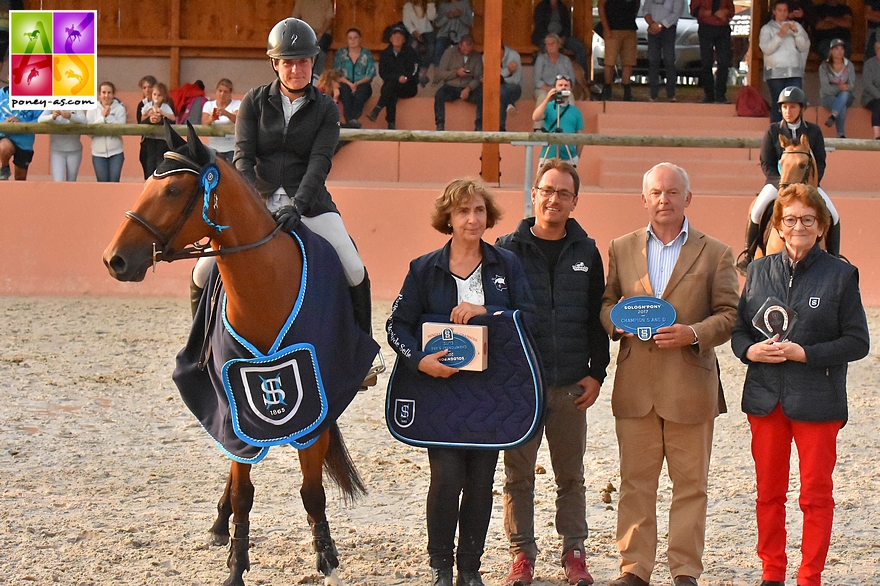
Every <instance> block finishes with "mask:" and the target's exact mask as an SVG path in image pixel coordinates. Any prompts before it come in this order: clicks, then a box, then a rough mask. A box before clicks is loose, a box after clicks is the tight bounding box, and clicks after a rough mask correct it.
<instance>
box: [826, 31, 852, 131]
mask: <svg viewBox="0 0 880 586" xmlns="http://www.w3.org/2000/svg"><path fill="white" fill-rule="evenodd" d="M844 44H845V43H844V41H843V39H834V40H832V41H831V45H830V50H829V53H828V58H827V59H826V60H825V61H824V62H822V64H821V65H819V102H820V103H821V104H822V107H823V108H825V109H826V110H830V111H831V115H830V116H829V117H828V119H827V120H825V126H828V127H829V128H830V127H832V126H837V137H838V138H846V131H845V128H846V110H847V108H849V107H850V106H852V103H853V101H854V100H855V95H854V94H855V91H856V68H855V66H854V65H853V64H852V61H850V60H849V59H847V58H846V56H845V55H844V51H845V47H844Z"/></svg>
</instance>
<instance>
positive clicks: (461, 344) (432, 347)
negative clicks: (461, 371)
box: [425, 328, 477, 368]
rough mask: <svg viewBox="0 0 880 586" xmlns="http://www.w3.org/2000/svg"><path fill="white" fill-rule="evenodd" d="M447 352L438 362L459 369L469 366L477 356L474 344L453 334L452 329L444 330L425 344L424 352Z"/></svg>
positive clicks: (459, 335)
mask: <svg viewBox="0 0 880 586" xmlns="http://www.w3.org/2000/svg"><path fill="white" fill-rule="evenodd" d="M443 350H449V354H447V355H446V356H443V357H441V358H440V362H441V363H442V364H445V365H446V366H451V367H452V368H461V367H462V366H466V365H468V364H470V362H471V361H472V360H473V359H474V357H475V356H476V355H477V349H476V346H474V343H473V342H471V341H470V340H468V339H467V338H465V337H464V336H462V335H461V334H457V333H455V332H454V331H453V330H452V328H444V329H443V331H442V332H441V333H440V335H439V336H435V337H434V338H431V339H430V340H428V342H427V343H426V344H425V352H427V353H428V354H433V353H435V352H442V351H443Z"/></svg>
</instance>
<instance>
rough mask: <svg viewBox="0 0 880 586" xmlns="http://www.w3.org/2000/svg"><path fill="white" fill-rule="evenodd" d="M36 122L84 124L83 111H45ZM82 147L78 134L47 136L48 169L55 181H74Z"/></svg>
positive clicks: (84, 115)
mask: <svg viewBox="0 0 880 586" xmlns="http://www.w3.org/2000/svg"><path fill="white" fill-rule="evenodd" d="M37 122H51V123H52V124H70V123H71V122H74V123H76V124H85V123H86V113H85V111H83V110H46V111H45V112H43V113H42V114H40V118H39V119H38V120H37ZM82 154H83V146H82V141H80V138H79V135H78V134H52V135H50V136H49V168H50V169H51V170H52V179H53V180H55V181H76V176H77V175H78V174H79V165H80V163H82Z"/></svg>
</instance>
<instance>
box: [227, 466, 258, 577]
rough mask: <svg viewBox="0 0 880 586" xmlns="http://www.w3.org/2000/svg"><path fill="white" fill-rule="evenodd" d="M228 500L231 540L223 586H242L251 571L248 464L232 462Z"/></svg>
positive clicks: (251, 487)
mask: <svg viewBox="0 0 880 586" xmlns="http://www.w3.org/2000/svg"><path fill="white" fill-rule="evenodd" d="M229 497H230V498H229V500H230V503H231V505H232V527H233V531H232V538H231V539H230V540H229V558H228V559H227V560H226V565H227V566H228V567H229V578H227V579H226V581H225V582H223V586H244V578H242V576H243V574H244V573H245V572H247V571H248V570H250V569H251V562H250V557H249V556H248V546H249V544H250V538H249V536H248V523H249V517H250V512H251V508H252V507H253V505H254V485H253V483H251V466H250V464H241V463H239V462H233V463H232V467H231V468H230V470H229Z"/></svg>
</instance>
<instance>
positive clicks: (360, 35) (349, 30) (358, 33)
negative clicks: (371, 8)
mask: <svg viewBox="0 0 880 586" xmlns="http://www.w3.org/2000/svg"><path fill="white" fill-rule="evenodd" d="M349 33H357V35H358V36H359V37H362V36H364V35H362V34H361V29H359V28H355V27H351V28H350V29H348V30H347V31H345V36H346V37H347V36H348V34H349Z"/></svg>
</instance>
